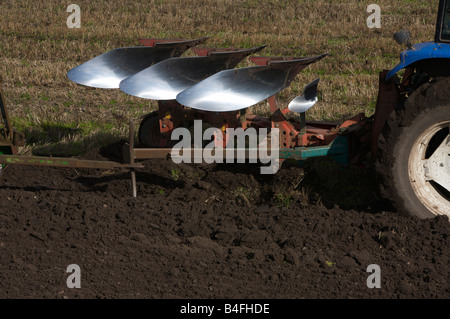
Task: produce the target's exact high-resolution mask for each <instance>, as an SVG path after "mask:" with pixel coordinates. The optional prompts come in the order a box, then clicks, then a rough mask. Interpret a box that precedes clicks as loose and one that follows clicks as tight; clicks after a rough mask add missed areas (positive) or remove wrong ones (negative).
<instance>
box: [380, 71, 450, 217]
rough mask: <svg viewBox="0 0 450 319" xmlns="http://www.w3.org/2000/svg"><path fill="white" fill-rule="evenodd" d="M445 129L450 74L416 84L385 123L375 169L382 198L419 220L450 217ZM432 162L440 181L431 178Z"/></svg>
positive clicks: (449, 120)
mask: <svg viewBox="0 0 450 319" xmlns="http://www.w3.org/2000/svg"><path fill="white" fill-rule="evenodd" d="M449 128H450V78H438V79H435V80H433V81H432V82H430V83H426V84H423V85H422V86H420V87H419V88H417V89H416V90H415V91H414V92H413V93H412V94H411V95H410V96H409V97H408V98H407V100H406V101H405V103H404V104H403V105H402V106H401V107H400V108H399V109H398V110H395V111H394V112H393V113H392V114H391V116H390V118H389V119H388V121H387V122H386V124H385V126H384V128H383V130H382V133H381V134H380V138H379V143H378V154H377V162H376V168H377V170H378V172H379V173H380V174H381V176H382V177H383V189H382V193H383V195H384V197H386V198H388V199H390V200H391V201H392V203H393V205H394V206H395V207H396V208H397V210H398V211H400V212H402V213H405V214H408V215H413V216H417V217H419V218H432V217H435V216H437V215H446V216H448V217H450V189H449V188H450V187H449V186H448V185H449V184H448V181H449V179H448V178H450V154H448V153H449V152H448V149H449V147H450V132H449ZM443 146H444V147H443ZM433 154H436V155H433ZM431 156H433V158H431ZM437 156H439V157H438V158H439V163H438V164H436V163H437V162H436V161H435V160H434V159H435V158H437ZM432 160H433V161H432ZM431 163H433V164H432V165H433V169H434V171H433V172H438V174H436V173H434V176H437V175H438V177H437V180H438V183H437V182H435V181H434V180H433V179H432V178H430V173H429V167H428V166H429V165H428V164H430V165H431ZM436 165H437V166H436ZM436 167H437V168H436ZM443 176H444V178H443ZM442 181H444V182H442ZM442 184H443V185H444V186H442Z"/></svg>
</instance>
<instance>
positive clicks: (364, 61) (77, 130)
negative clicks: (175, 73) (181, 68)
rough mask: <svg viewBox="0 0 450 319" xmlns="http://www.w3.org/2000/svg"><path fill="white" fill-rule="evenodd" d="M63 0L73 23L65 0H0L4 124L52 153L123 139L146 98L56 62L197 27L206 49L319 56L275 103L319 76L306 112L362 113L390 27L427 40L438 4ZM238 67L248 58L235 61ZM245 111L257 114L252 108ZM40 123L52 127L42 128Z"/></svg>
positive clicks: (186, 34) (394, 48)
mask: <svg viewBox="0 0 450 319" xmlns="http://www.w3.org/2000/svg"><path fill="white" fill-rule="evenodd" d="M73 2H74V3H76V4H78V5H79V6H80V7H81V11H82V12H81V14H82V16H81V17H82V27H81V29H68V28H67V26H66V19H67V17H68V16H69V13H67V12H66V8H67V6H68V4H69V3H70V2H65V1H55V0H46V1H43V0H33V1H29V0H3V1H2V0H0V12H1V19H0V32H1V36H0V74H1V76H2V87H3V91H4V94H5V97H6V100H7V104H8V105H9V109H10V113H11V116H12V118H13V120H14V125H15V126H16V127H17V128H19V129H22V130H26V132H27V134H28V136H30V138H29V139H28V141H29V143H30V145H33V143H34V145H36V146H42V145H47V146H48V145H52V144H54V143H56V144H55V147H54V148H50V149H49V151H48V152H53V153H54V152H56V151H55V149H57V148H58V147H59V146H61V145H62V144H61V143H58V141H57V140H55V136H56V137H58V138H59V137H61V138H62V139H64V143H66V144H67V145H68V147H67V148H70V145H71V144H70V143H72V142H73V143H78V144H79V143H80V139H83V138H84V139H85V140H88V141H89V142H83V143H82V147H81V148H86V147H93V146H95V145H98V144H101V143H103V142H106V141H109V140H112V139H117V138H120V137H121V136H126V130H127V125H128V119H129V118H139V116H141V115H142V114H145V113H147V112H149V111H150V110H152V109H154V108H155V107H156V104H155V102H152V101H148V100H143V99H139V98H134V97H131V96H128V95H126V94H125V93H122V92H121V91H119V90H100V89H92V88H87V87H82V86H78V85H76V84H74V83H72V82H70V81H69V80H68V79H67V77H66V73H67V71H68V70H70V69H71V68H73V67H75V66H77V65H79V64H81V63H82V62H85V61H87V60H89V59H91V58H93V57H95V56H97V55H99V54H102V53H104V52H106V51H108V50H111V49H113V48H116V47H121V46H133V45H137V44H138V42H137V39H138V38H140V37H156V38H186V39H190V38H198V37H203V36H205V35H208V36H210V37H211V38H210V39H209V40H208V42H207V45H208V46H221V47H223V46H230V47H245V48H248V47H253V46H259V45H263V44H266V45H268V47H267V48H266V49H265V50H264V51H262V52H261V54H262V55H268V56H269V55H283V56H305V55H307V56H308V55H316V54H321V53H324V52H329V53H330V55H329V56H328V57H327V58H326V59H324V60H322V61H320V62H318V63H316V64H314V65H311V66H310V67H308V68H307V69H306V70H305V71H304V72H302V73H301V74H300V75H299V76H298V77H297V80H296V81H295V82H294V83H292V85H291V86H290V87H289V88H288V89H286V90H284V91H283V92H282V93H281V94H280V102H281V105H282V106H283V107H284V105H286V104H287V102H288V101H289V100H290V99H292V98H294V97H295V96H296V95H297V94H299V93H300V92H301V90H302V88H303V85H305V84H306V83H307V82H308V81H311V80H313V79H315V78H316V77H320V78H321V83H320V87H319V88H320V102H319V103H318V104H317V105H316V106H315V107H314V108H313V109H312V110H311V111H310V112H309V114H308V116H309V117H310V118H313V119H324V120H342V119H344V118H346V117H348V116H350V115H353V114H356V113H359V112H365V113H366V114H368V115H370V114H372V113H373V111H374V106H375V99H376V94H377V86H378V72H379V71H381V70H383V69H390V68H392V67H393V66H394V65H395V64H396V63H397V62H398V55H399V53H400V51H401V50H402V48H400V47H399V46H398V45H397V44H396V43H395V42H394V41H393V39H392V34H393V33H394V32H395V31H398V30H399V29H401V28H408V29H409V30H410V31H411V32H412V34H413V36H414V41H415V42H423V41H430V40H432V39H433V36H434V26H435V16H436V11H437V4H438V0H433V1H414V0H408V1H394V0H380V1H375V0H374V1H342V0H335V1H326V0H317V1H314V0H297V1H293V0H290V1H277V0H262V1H256V0H215V1H214V0H147V1H141V0H123V1H105V0H104V1H87V0H76V1H73ZM372 2H374V3H377V4H378V5H380V7H381V9H382V28H381V29H369V28H368V27H367V26H366V19H367V17H368V16H369V13H367V12H366V8H367V6H368V5H369V4H370V3H372ZM186 54H187V55H189V54H190V53H186ZM245 65H250V63H249V62H248V61H246V62H243V63H242V64H241V66H245ZM254 109H256V110H254V111H255V112H262V113H264V112H266V111H267V107H266V106H265V105H264V104H262V105H258V106H257V107H254ZM58 128H61V129H60V130H59V129H58ZM52 129H53V130H56V132H57V134H56V135H55V134H52V135H51V136H50V133H49V132H52ZM47 133H48V134H47ZM104 133H108V134H104ZM64 145H65V144H64ZM64 145H63V146H64ZM63 149H65V148H64V147H63Z"/></svg>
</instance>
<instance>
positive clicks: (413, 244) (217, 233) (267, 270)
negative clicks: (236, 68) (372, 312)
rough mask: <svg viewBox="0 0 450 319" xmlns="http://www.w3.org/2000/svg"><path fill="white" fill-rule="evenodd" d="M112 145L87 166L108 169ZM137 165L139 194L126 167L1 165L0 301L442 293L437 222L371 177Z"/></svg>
mask: <svg viewBox="0 0 450 319" xmlns="http://www.w3.org/2000/svg"><path fill="white" fill-rule="evenodd" d="M118 146H119V145H112V146H111V147H109V148H105V149H103V150H100V151H92V152H90V153H89V154H86V155H85V156H84V157H85V158H91V159H105V160H106V159H109V160H110V159H113V160H118V158H117V153H118V152H117V150H118V149H119V147H118ZM143 164H144V165H145V168H143V169H139V170H138V171H137V186H138V197H137V198H132V196H131V193H132V189H131V181H130V174H129V172H128V171H127V170H117V171H114V172H112V171H101V170H89V169H61V168H36V167H31V166H28V167H27V166H9V167H7V168H6V169H4V170H3V172H2V177H1V180H0V198H1V201H0V297H1V298H49V299H54V298H164V299H168V298H171V299H172V298H187V299H190V298H200V299H203V298H225V299H235V298H238V299H241V298H251V299H254V298H257V299H259V298H270V299H292V298H295V299H297V298H449V297H450V285H449V273H450V267H449V261H450V260H449V256H450V247H449V244H448V235H449V233H450V223H449V221H448V218H447V217H437V218H434V219H428V220H420V219H417V218H413V217H408V216H401V215H399V214H398V213H396V212H395V211H394V209H393V208H392V206H391V205H390V204H389V203H387V202H386V201H385V200H384V199H383V198H381V197H380V196H379V192H378V188H379V187H378V179H377V176H376V175H375V174H374V173H373V172H372V170H371V169H364V168H359V167H353V168H347V169H341V168H339V167H336V166H335V165H334V163H332V162H330V161H327V160H324V161H314V162H307V163H305V165H304V166H303V167H299V166H297V165H294V164H293V163H289V162H285V163H284V164H283V167H282V168H281V169H280V171H279V172H278V173H277V174H275V175H261V174H260V166H261V165H260V164H245V165H244V164H227V165H223V164H180V165H178V164H175V163H173V162H172V161H171V160H170V159H165V160H148V161H144V162H143ZM71 264H77V265H79V267H80V270H81V288H80V289H76V288H72V289H70V288H68V287H67V284H66V280H67V278H68V277H69V276H70V275H71V273H69V272H67V267H68V266H69V265H71ZM371 264H376V265H378V266H379V267H380V270H381V273H380V284H381V288H373V289H370V288H368V286H367V279H368V277H369V276H371V275H372V273H371V272H367V268H368V266H369V265H371ZM369 281H370V282H372V281H371V280H369Z"/></svg>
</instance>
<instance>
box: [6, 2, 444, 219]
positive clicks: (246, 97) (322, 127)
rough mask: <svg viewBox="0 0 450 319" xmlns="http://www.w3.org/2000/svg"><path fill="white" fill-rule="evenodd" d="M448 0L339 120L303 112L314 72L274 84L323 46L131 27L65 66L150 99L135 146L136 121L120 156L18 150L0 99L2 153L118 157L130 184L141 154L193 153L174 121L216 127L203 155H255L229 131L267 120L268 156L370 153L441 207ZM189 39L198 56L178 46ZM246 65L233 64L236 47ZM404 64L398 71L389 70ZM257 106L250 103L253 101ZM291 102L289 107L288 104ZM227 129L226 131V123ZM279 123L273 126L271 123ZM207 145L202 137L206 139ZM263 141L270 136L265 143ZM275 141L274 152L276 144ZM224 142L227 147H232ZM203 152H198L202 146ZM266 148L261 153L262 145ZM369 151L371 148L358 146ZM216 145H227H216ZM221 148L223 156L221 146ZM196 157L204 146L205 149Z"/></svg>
mask: <svg viewBox="0 0 450 319" xmlns="http://www.w3.org/2000/svg"><path fill="white" fill-rule="evenodd" d="M449 27H450V0H447V1H446V0H441V2H440V8H439V14H438V23H437V28H436V37H435V41H434V42H428V43H421V44H417V45H414V46H413V45H411V43H410V38H411V37H410V34H409V32H406V31H401V32H399V33H397V34H396V35H395V39H396V40H397V41H398V42H399V43H401V44H403V43H406V44H407V45H408V49H406V50H405V51H403V53H402V55H401V63H400V64H399V65H398V66H396V67H395V68H394V69H392V70H389V71H387V70H386V71H382V72H380V76H379V93H378V101H377V106H376V112H375V114H374V115H372V116H370V117H366V116H365V115H364V114H357V115H355V116H354V117H352V118H350V119H348V120H346V121H345V122H343V123H328V122H312V121H306V116H305V113H306V112H307V111H308V109H310V108H311V107H312V106H313V105H314V104H315V103H316V102H317V100H318V98H317V92H318V85H319V79H316V80H314V81H313V82H311V83H309V84H308V85H306V86H305V88H304V90H303V94H302V95H301V96H298V97H295V98H294V99H292V101H291V102H290V103H289V104H288V105H287V107H286V106H283V105H280V104H279V101H278V99H277V95H278V93H280V92H281V91H282V90H284V89H285V88H287V87H288V86H290V85H291V83H292V82H293V80H294V79H295V77H296V76H297V74H298V73H299V72H301V71H302V70H303V69H305V68H306V67H308V66H309V65H310V64H313V63H316V62H319V61H320V60H322V59H323V58H325V57H326V56H327V53H323V54H320V55H317V56H310V57H267V56H257V55H255V54H256V53H259V52H262V51H263V50H264V48H265V46H259V47H254V48H250V49H241V48H211V47H200V45H201V44H203V43H204V42H206V41H207V40H208V38H207V37H204V38H200V39H194V40H186V39H141V40H140V42H141V44H142V45H141V46H137V47H127V48H118V49H114V50H112V51H109V52H106V53H104V54H102V55H100V56H97V57H95V58H93V59H91V60H89V61H87V62H85V63H83V64H81V65H79V66H77V67H75V68H73V69H72V70H70V71H69V72H68V74H67V76H68V78H69V79H70V80H71V81H73V82H76V83H78V84H81V85H85V86H90V87H95V88H104V89H120V90H121V91H123V92H124V93H126V94H129V95H132V96H136V97H140V98H143V99H150V100H156V101H158V109H157V110H156V111H153V112H151V113H149V114H147V115H146V116H144V117H143V119H142V121H141V123H140V125H139V131H138V140H139V147H135V146H134V138H135V132H134V123H133V121H130V134H129V143H128V145H126V147H125V148H124V153H123V162H121V163H119V162H109V161H86V160H79V159H75V158H53V157H37V156H29V157H25V156H20V155H17V154H16V152H17V147H18V146H21V145H23V143H24V140H25V139H24V136H23V134H21V133H18V132H15V131H14V130H13V129H12V127H11V123H10V121H9V118H8V114H7V109H6V106H5V104H4V102H3V99H2V104H1V110H2V116H3V122H4V128H3V130H2V131H1V151H2V153H3V154H4V155H1V156H0V162H1V163H4V164H23V165H49V166H58V167H86V168H98V169H111V168H128V169H130V171H131V176H132V185H133V196H136V181H135V170H136V169H137V168H140V167H142V163H139V160H143V159H149V158H166V157H167V156H172V157H177V156H185V155H187V153H192V155H195V154H197V153H196V151H198V149H199V148H204V147H205V144H204V143H203V142H202V144H201V145H198V143H197V144H195V143H194V144H193V145H191V144H190V146H192V147H191V148H182V149H181V151H180V152H179V153H177V154H174V152H173V149H174V147H175V146H176V142H177V141H176V139H175V140H174V139H173V137H174V132H176V131H177V129H180V128H183V129H186V130H190V131H192V129H194V130H195V129H197V126H196V125H197V124H198V123H199V122H198V121H200V120H201V123H202V126H201V127H200V130H201V133H202V135H203V133H205V131H207V130H208V128H214V130H213V134H211V135H210V137H211V140H208V141H207V142H209V144H208V145H209V146H211V145H214V148H213V149H212V152H210V153H209V154H210V156H212V157H214V158H217V155H221V154H219V153H222V152H223V155H230V153H227V152H228V151H230V148H231V152H232V153H233V152H235V153H236V152H238V151H239V150H243V153H240V154H241V155H242V154H244V155H243V157H244V158H245V159H247V160H250V159H260V160H261V159H262V158H263V157H264V155H261V154H264V153H263V152H251V151H252V147H251V146H248V145H247V146H246V145H242V143H241V144H239V143H238V147H234V146H235V145H234V139H235V138H236V135H233V134H232V133H233V132H244V134H245V132H249V131H250V130H254V131H256V132H258V131H259V130H265V132H268V135H267V140H268V141H269V142H268V144H265V145H266V147H267V145H269V144H270V145H271V146H273V145H276V148H271V151H272V152H271V156H275V157H276V159H277V160H279V161H283V160H285V159H294V160H304V159H307V158H311V157H319V156H330V157H333V158H335V159H336V160H337V161H339V162H340V163H342V164H343V165H349V164H352V163H358V162H361V160H362V159H367V158H368V157H371V158H372V160H373V161H374V162H376V166H377V168H378V170H379V171H380V173H381V174H382V175H383V177H384V183H385V186H386V187H385V188H386V196H387V197H389V198H390V199H392V200H393V202H394V203H395V204H396V206H397V208H398V209H399V210H401V211H406V212H408V213H410V214H413V215H416V216H419V217H423V218H424V217H431V216H434V215H440V214H442V215H450V132H449V128H450V94H449V93H447V92H448V91H449V88H450V79H449V76H450V67H449V61H450V59H449V58H450V35H449V31H448V30H449ZM187 50H192V51H193V52H194V53H195V54H196V55H197V56H195V57H186V56H183V53H184V52H185V51H187ZM246 58H248V59H250V60H251V61H252V62H253V64H254V65H253V66H249V67H241V68H238V67H237V66H238V65H239V63H240V62H241V61H243V60H244V59H246ZM403 69H404V70H405V72H404V75H403V76H402V77H399V76H398V75H397V73H398V72H399V71H400V70H403ZM265 100H267V102H268V104H269V106H270V116H267V117H265V116H262V115H259V114H252V113H250V111H249V107H250V106H253V105H256V104H258V103H260V102H263V101H265ZM256 113H257V112H256ZM289 113H296V114H299V115H298V116H288V114H289ZM230 132H231V133H230ZM275 132H276V133H277V134H274V133H275ZM210 148H211V147H210ZM267 148H268V147H267ZM274 152H275V155H274ZM233 154H234V153H233ZM202 155H203V156H204V153H202ZM266 155H267V154H266ZM368 155H369V156H368ZM224 157H226V156H224ZM222 158H223V157H222ZM203 159H205V158H203Z"/></svg>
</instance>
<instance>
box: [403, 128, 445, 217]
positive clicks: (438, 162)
mask: <svg viewBox="0 0 450 319" xmlns="http://www.w3.org/2000/svg"><path fill="white" fill-rule="evenodd" d="M445 128H450V121H444V122H439V123H436V124H434V125H433V126H431V127H429V128H428V129H427V130H425V131H424V132H423V133H422V134H421V135H420V136H419V137H418V138H417V139H416V141H415V142H414V144H413V147H412V149H411V152H410V156H409V161H408V175H409V180H410V182H411V186H412V188H413V190H414V193H415V194H416V196H417V198H418V199H419V200H420V201H421V203H422V204H423V205H424V206H425V207H426V208H427V209H428V210H429V211H430V212H432V213H433V214H435V215H447V216H449V217H450V198H449V194H450V133H449V134H448V135H447V136H446V137H445V138H444V140H443V141H442V143H441V144H440V146H439V147H437V148H436V150H435V151H434V152H433V154H432V155H431V156H430V157H429V158H426V152H427V148H428V146H429V144H430V142H431V139H432V138H433V137H434V136H435V135H436V134H437V133H438V132H440V131H441V130H442V129H445ZM436 184H437V185H439V187H436V186H435V185H436Z"/></svg>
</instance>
